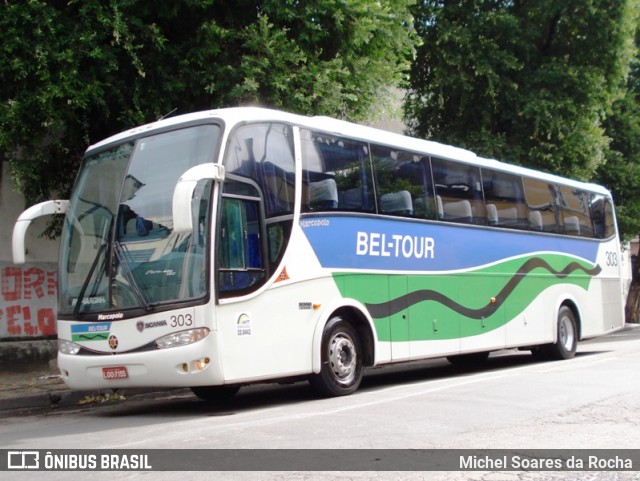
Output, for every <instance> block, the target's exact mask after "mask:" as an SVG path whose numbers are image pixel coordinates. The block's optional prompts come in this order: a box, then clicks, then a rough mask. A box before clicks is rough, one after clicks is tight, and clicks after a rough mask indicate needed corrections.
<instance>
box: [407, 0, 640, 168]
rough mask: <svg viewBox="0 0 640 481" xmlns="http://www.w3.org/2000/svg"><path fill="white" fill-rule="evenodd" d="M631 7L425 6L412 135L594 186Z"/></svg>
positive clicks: (624, 65)
mask: <svg viewBox="0 0 640 481" xmlns="http://www.w3.org/2000/svg"><path fill="white" fill-rule="evenodd" d="M638 10H639V8H638V0H566V1H562V2H558V1H556V0H541V1H537V2H527V1H522V0H515V1H514V0H492V1H482V2H444V1H442V0H424V1H422V2H421V3H420V5H419V6H418V7H417V8H416V11H415V18H416V30H417V32H418V34H419V36H420V37H421V38H422V40H423V44H422V46H421V47H420V48H419V50H418V53H417V61H416V62H415V63H414V65H413V67H412V71H411V81H410V83H411V89H410V93H409V95H408V101H407V105H406V116H407V120H408V124H409V127H410V131H411V132H412V133H413V134H415V135H419V136H428V137H432V138H434V139H436V140H441V141H445V142H448V143H453V144H456V145H461V146H464V147H467V148H470V149H472V150H474V151H476V152H477V153H479V154H480V155H484V156H488V157H496V158H500V159H503V160H506V161H512V162H516V163H521V164H524V165H528V166H532V167H535V168H539V169H543V170H547V171H551V172H555V173H559V174H562V175H567V176H571V177H576V178H580V179H584V180H587V179H591V178H593V176H594V174H595V172H596V170H597V169H598V167H599V166H600V165H602V164H603V163H604V162H605V159H606V157H607V155H608V152H609V138H608V137H607V135H606V134H605V131H604V126H603V120H604V119H605V118H606V116H607V115H609V114H610V113H611V112H612V105H613V104H614V102H615V101H616V100H618V99H620V98H621V97H622V96H623V94H624V85H625V78H626V74H627V70H628V65H629V61H630V59H631V58H632V56H633V54H634V44H633V38H634V37H633V36H634V32H635V29H636V27H637V13H638Z"/></svg>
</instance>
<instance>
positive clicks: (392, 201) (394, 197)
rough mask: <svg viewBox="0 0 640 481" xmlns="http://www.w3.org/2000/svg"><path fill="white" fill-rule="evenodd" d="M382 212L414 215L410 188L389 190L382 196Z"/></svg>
mask: <svg viewBox="0 0 640 481" xmlns="http://www.w3.org/2000/svg"><path fill="white" fill-rule="evenodd" d="M380 212H381V213H383V214H393V215H413V203H412V202H411V194H410V193H409V191H408V190H401V191H399V192H389V193H388V194H383V195H382V196H380Z"/></svg>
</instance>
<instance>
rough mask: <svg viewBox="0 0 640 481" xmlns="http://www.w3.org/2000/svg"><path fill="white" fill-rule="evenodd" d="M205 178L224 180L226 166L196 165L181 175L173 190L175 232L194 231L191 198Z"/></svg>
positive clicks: (217, 180) (186, 232)
mask: <svg viewBox="0 0 640 481" xmlns="http://www.w3.org/2000/svg"><path fill="white" fill-rule="evenodd" d="M204 179H211V180H213V181H216V182H222V181H224V167H223V166H222V165H218V164H201V165H196V166H195V167H192V168H190V169H189V170H187V171H186V172H185V173H183V174H182V175H181V176H180V179H178V182H177V183H176V186H175V188H174V190H173V206H172V209H173V213H172V215H173V232H175V233H177V234H188V233H190V232H192V231H193V220H192V218H191V216H192V214H191V199H192V198H193V191H194V190H195V188H196V185H197V184H198V181H200V180H204Z"/></svg>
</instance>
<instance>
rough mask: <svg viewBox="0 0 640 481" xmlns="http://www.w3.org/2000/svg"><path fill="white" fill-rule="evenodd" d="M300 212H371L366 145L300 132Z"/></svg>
mask: <svg viewBox="0 0 640 481" xmlns="http://www.w3.org/2000/svg"><path fill="white" fill-rule="evenodd" d="M301 135H302V169H303V185H302V211H303V212H315V211H323V210H334V209H340V210H349V211H357V212H374V211H375V201H374V198H373V183H372V179H371V163H370V158H369V148H368V146H367V144H366V143H364V142H358V141H355V140H350V139H345V138H342V137H336V136H333V135H329V134H325V133H320V132H310V131H306V130H303V131H302V132H301Z"/></svg>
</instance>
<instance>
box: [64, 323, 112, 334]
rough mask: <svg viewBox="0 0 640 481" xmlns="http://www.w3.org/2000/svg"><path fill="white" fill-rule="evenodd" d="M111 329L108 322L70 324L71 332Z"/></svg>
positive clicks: (97, 331)
mask: <svg viewBox="0 0 640 481" xmlns="http://www.w3.org/2000/svg"><path fill="white" fill-rule="evenodd" d="M110 329H111V323H110V322H91V323H88V324H74V325H72V326H71V334H84V333H91V334H97V333H100V332H109V330H110Z"/></svg>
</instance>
